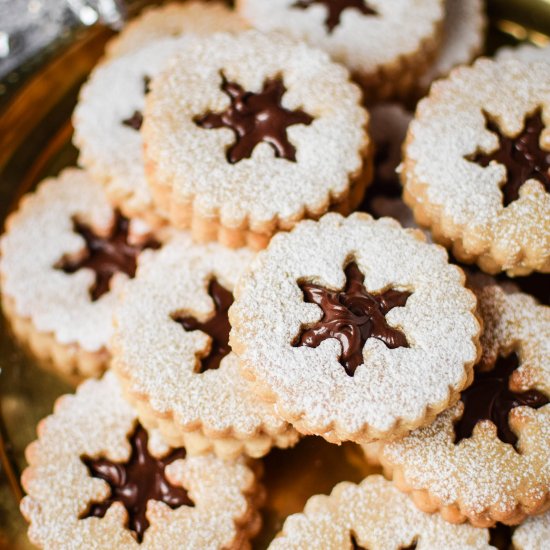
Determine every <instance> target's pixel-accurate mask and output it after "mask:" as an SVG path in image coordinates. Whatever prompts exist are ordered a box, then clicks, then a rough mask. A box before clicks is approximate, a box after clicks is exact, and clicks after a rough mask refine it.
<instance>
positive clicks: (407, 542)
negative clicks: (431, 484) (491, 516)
mask: <svg viewBox="0 0 550 550" xmlns="http://www.w3.org/2000/svg"><path fill="white" fill-rule="evenodd" d="M352 537H353V539H352ZM352 540H353V541H354V542H355V543H356V544H357V545H358V546H359V547H362V548H368V549H369V550H399V549H400V548H405V547H407V548H408V547H409V546H411V545H412V544H416V545H417V547H418V548H419V549H420V548H422V549H423V550H439V549H441V548H448V549H453V550H466V549H468V550H474V549H476V550H485V549H487V550H489V549H491V548H493V547H492V546H490V545H489V532H488V531H487V529H476V528H474V527H472V526H470V525H451V524H449V523H446V522H445V521H444V520H443V519H442V518H440V517H439V516H437V515H428V514H424V513H422V512H420V511H419V510H418V509H417V508H416V507H415V506H414V504H413V503H412V501H411V500H409V498H408V497H406V496H405V495H403V493H400V492H399V490H398V489H396V488H395V487H394V486H393V485H392V484H391V483H390V482H389V481H386V480H385V479H384V478H383V477H382V476H378V475H375V476H369V477H367V478H366V479H365V480H364V481H363V482H362V483H361V484H360V485H354V484H352V483H348V482H344V483H340V484H339V485H337V486H336V487H335V488H334V489H333V491H332V493H331V495H330V496H321V495H316V496H314V497H312V498H310V499H309V500H308V502H307V504H306V506H305V509H304V512H303V513H301V514H294V515H292V516H290V517H289V518H287V520H286V521H285V523H284V525H283V530H282V532H281V533H280V534H279V536H278V537H277V538H276V539H275V540H274V541H273V542H272V543H271V545H270V546H269V550H283V549H284V550H292V549H295V550H299V549H300V550H301V549H303V548H323V549H324V550H342V549H350V550H351V549H352V548H355V546H352Z"/></svg>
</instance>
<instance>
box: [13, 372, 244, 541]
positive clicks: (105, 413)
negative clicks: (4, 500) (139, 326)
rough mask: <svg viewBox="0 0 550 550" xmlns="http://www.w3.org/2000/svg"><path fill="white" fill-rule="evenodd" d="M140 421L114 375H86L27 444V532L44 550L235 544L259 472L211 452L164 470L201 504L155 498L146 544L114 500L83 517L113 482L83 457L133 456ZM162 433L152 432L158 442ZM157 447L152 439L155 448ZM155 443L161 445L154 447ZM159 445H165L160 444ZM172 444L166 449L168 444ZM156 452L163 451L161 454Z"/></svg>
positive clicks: (117, 458)
mask: <svg viewBox="0 0 550 550" xmlns="http://www.w3.org/2000/svg"><path fill="white" fill-rule="evenodd" d="M136 422H137V418H136V414H135V412H134V411H133V410H132V409H131V408H130V406H129V405H128V404H126V402H125V401H124V400H123V399H122V395H121V392H120V388H119V386H118V383H117V381H116V378H115V376H114V374H112V373H107V374H106V375H105V376H104V378H103V379H102V380H100V381H95V380H93V381H88V382H86V383H84V384H83V385H82V386H80V387H79V389H78V390H77V393H76V395H74V396H72V395H71V396H65V397H63V398H62V399H61V400H60V402H59V404H58V406H56V411H55V414H54V415H52V416H49V417H48V418H47V419H45V420H44V421H43V422H42V424H41V426H40V429H39V439H38V441H37V442H35V443H33V444H32V445H31V446H30V447H29V448H28V450H27V458H28V460H29V463H30V467H29V468H28V469H27V470H25V472H24V474H23V482H24V486H25V490H26V491H27V493H28V496H26V497H25V498H24V499H23V502H22V504H21V509H22V511H23V513H24V515H25V516H26V517H27V519H28V520H29V521H30V524H31V525H30V528H29V537H30V538H31V540H32V541H33V542H34V543H35V544H37V545H39V546H41V547H44V548H55V547H59V546H61V547H63V548H68V547H72V548H107V547H109V548H113V547H116V548H142V549H143V548H170V547H173V546H174V545H176V546H182V545H183V546H187V545H189V547H193V548H197V547H202V546H204V544H205V541H206V544H207V545H208V546H209V547H215V548H220V547H231V544H232V543H233V542H234V541H235V539H236V538H237V536H238V535H239V532H238V530H237V528H236V527H235V521H239V520H243V519H245V518H247V515H248V514H249V513H250V508H249V501H248V497H247V495H248V493H249V492H250V491H252V490H253V487H254V475H253V473H252V472H251V470H250V469H249V468H248V467H247V466H246V465H245V463H244V461H242V460H239V461H236V462H227V461H222V460H220V459H217V458H215V457H213V456H211V455H209V456H203V457H187V458H185V459H183V460H178V461H176V462H174V463H173V464H171V465H170V466H169V467H168V468H167V469H166V474H167V477H168V479H169V481H170V482H171V483H173V484H176V485H180V486H184V487H185V488H186V489H187V490H188V492H189V496H190V497H191V499H192V500H193V501H194V503H195V506H194V507H192V508H190V507H187V506H182V507H180V508H176V509H174V510H171V509H170V508H169V507H168V506H166V505H164V504H161V503H159V502H155V501H150V502H149V505H148V512H147V514H148V518H149V520H150V522H151V525H150V527H149V529H148V530H147V531H146V532H145V537H144V540H143V542H142V544H138V542H137V541H136V540H135V539H134V537H133V536H132V534H131V532H130V531H129V530H128V529H127V528H126V527H124V523H125V521H126V511H125V510H124V508H123V507H122V505H120V504H119V503H115V504H113V505H112V506H111V507H110V508H109V510H108V512H107V514H106V515H105V517H104V518H87V519H79V516H80V515H81V514H83V513H85V512H86V510H87V508H88V505H89V503H90V502H93V501H101V500H102V499H104V498H105V497H107V496H108V494H109V488H108V485H107V484H106V483H105V482H104V481H102V480H101V479H97V478H92V477H91V476H90V475H89V474H88V471H87V468H86V466H85V465H84V463H83V462H82V461H81V456H83V455H87V456H90V457H100V456H105V457H107V458H109V459H110V460H113V461H123V460H125V459H127V458H128V457H129V453H130V446H129V443H128V439H127V437H128V435H129V434H130V433H131V432H132V430H133V428H134V426H135V424H136ZM157 439H158V436H153V437H152V441H153V442H154V441H155V440H157ZM158 446H159V445H158V441H157V445H150V449H149V450H150V452H151V453H153V454H155V453H156V450H158ZM155 447H157V449H155ZM160 447H163V446H162V445H160ZM164 450H166V447H165V448H164ZM156 456H159V457H160V456H162V455H160V454H156Z"/></svg>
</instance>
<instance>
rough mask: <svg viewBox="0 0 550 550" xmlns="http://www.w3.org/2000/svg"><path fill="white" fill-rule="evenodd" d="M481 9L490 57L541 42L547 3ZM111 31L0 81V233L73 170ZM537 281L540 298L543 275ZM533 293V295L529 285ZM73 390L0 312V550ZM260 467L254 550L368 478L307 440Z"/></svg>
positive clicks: (11, 541) (77, 40)
mask: <svg viewBox="0 0 550 550" xmlns="http://www.w3.org/2000/svg"><path fill="white" fill-rule="evenodd" d="M488 4H489V5H488V11H489V16H490V22H491V23H490V32H489V37H488V43H487V52H488V53H491V52H493V51H494V50H495V49H496V48H497V47H498V46H500V45H502V44H515V43H518V42H520V41H530V42H533V43H537V44H539V45H543V44H546V43H548V42H549V37H550V0H493V1H490V0H489V2H488ZM112 34H113V33H112V31H110V30H108V29H105V28H102V27H99V26H98V27H93V28H90V29H86V30H84V31H81V32H79V33H77V34H76V36H75V37H74V39H73V41H72V42H71V43H70V44H69V45H67V46H65V47H63V49H62V51H59V52H58V53H57V55H56V56H55V57H53V58H51V59H50V60H49V61H48V62H45V63H42V64H41V65H40V66H39V68H38V69H36V70H35V71H34V72H32V73H30V74H27V75H26V76H25V75H23V74H17V73H14V74H12V75H8V79H7V82H6V83H1V82H0V228H1V227H2V226H3V222H4V220H5V217H6V215H7V214H8V212H9V211H10V210H11V209H13V208H14V207H15V205H16V204H17V201H18V200H19V198H20V197H21V196H22V195H23V194H24V193H26V192H27V191H29V190H31V189H32V188H33V187H34V186H35V185H36V184H37V183H38V182H39V181H40V180H42V179H43V178H44V177H46V176H49V175H55V174H57V173H59V171H60V170H61V169H62V168H64V167H65V166H68V165H72V164H75V162H76V157H77V153H76V150H75V149H74V148H73V147H72V145H71V135H72V127H71V122H70V119H71V113H72V111H73V109H74V106H75V103H76V98H77V94H78V90H79V88H80V86H81V84H82V83H83V81H84V80H85V79H86V77H87V75H88V73H89V72H90V70H91V69H92V67H93V66H94V65H95V64H96V62H97V61H98V60H99V59H100V57H101V55H102V52H103V48H104V45H105V43H106V41H107V40H108V39H109V38H110V37H111V36H112ZM18 81H19V83H18ZM0 231H1V229H0ZM535 280H536V281H537V282H538V283H539V287H540V286H541V284H542V292H545V293H546V296H548V292H549V291H548V278H547V277H544V278H540V277H539V278H538V279H537V278H535ZM526 284H527V285H530V284H531V283H530V282H529V283H526ZM527 290H530V289H529V288H527ZM533 292H534V293H537V292H535V289H534V287H533ZM538 294H539V297H540V288H539V292H538ZM71 391H72V388H71V387H70V386H69V385H67V384H66V383H65V382H63V381H61V380H60V379H59V378H57V377H56V376H55V375H54V374H51V373H50V372H48V371H47V370H46V369H44V368H43V367H41V366H40V365H38V364H37V363H36V361H35V360H33V359H32V358H31V357H29V356H28V355H27V354H26V353H25V351H24V350H22V349H20V348H18V346H17V345H16V344H15V342H14V341H13V339H12V338H11V336H10V333H9V330H8V327H7V326H6V324H5V322H4V320H3V319H2V317H1V316H0V549H2V548H10V549H16V550H20V549H24V548H30V547H31V545H30V543H29V542H28V540H27V537H26V524H25V522H24V520H23V518H22V517H21V515H20V513H19V509H18V501H19V499H20V498H21V496H22V490H21V487H20V485H19V474H20V472H21V471H22V470H23V468H24V467H25V459H24V449H25V447H26V445H27V444H28V443H29V442H31V441H32V440H33V439H34V438H35V434H36V432H35V429H36V424H37V422H38V421H39V420H40V419H41V418H43V417H44V416H46V415H48V414H50V413H51V411H52V407H53V403H54V401H55V399H56V398H57V397H58V396H60V395H62V394H63V393H67V392H71ZM263 463H264V470H265V474H264V484H265V486H266V488H267V503H266V506H265V508H264V511H263V512H264V513H263V515H264V526H263V529H262V531H261V533H260V535H259V536H258V537H257V538H256V540H255V541H254V548H258V549H262V548H266V547H267V545H268V544H269V541H270V540H271V539H272V538H273V536H274V535H275V534H276V533H277V532H278V530H279V529H280V527H281V525H282V523H283V521H284V519H285V518H286V517H287V516H288V515H289V514H292V513H295V512H299V511H301V510H302V509H303V506H304V504H305V502H306V500H307V499H308V498H309V497H310V496H312V495H314V494H317V493H325V494H327V493H329V492H330V491H331V489H332V488H333V487H334V485H335V484H336V483H338V482H339V481H343V480H349V481H354V482H358V481H360V480H361V479H363V478H364V477H365V476H366V475H369V474H371V473H374V472H376V470H375V469H374V468H372V467H370V466H368V465H367V464H366V463H365V461H364V459H363V456H362V453H361V451H360V450H359V448H358V447H357V446H355V445H353V444H344V445H342V446H340V447H338V446H335V445H330V444H328V443H326V442H324V441H323V440H322V439H320V438H314V437H309V438H305V439H304V440H302V442H300V443H299V444H298V445H297V446H296V447H295V448H294V449H292V450H289V451H280V450H275V451H273V452H272V453H270V455H269V456H268V457H266V458H265V459H264V460H263Z"/></svg>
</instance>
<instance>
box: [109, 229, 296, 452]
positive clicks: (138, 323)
mask: <svg viewBox="0 0 550 550" xmlns="http://www.w3.org/2000/svg"><path fill="white" fill-rule="evenodd" d="M253 256H254V255H253V253H252V252H251V251H249V250H246V249H241V250H230V249H226V248H224V247H222V246H221V245H218V244H216V243H212V244H208V245H194V244H193V243H192V242H191V238H190V237H189V236H188V235H187V234H181V235H179V236H178V237H177V238H174V239H173V241H172V242H171V243H170V244H169V245H167V246H166V247H165V248H164V249H163V250H162V251H161V252H160V253H159V254H158V256H157V257H156V258H155V261H154V262H151V263H149V264H147V265H145V266H143V268H142V269H140V271H139V272H138V275H137V277H136V278H135V279H134V280H133V281H132V282H131V285H129V286H127V288H126V290H125V292H124V295H123V298H122V300H121V303H120V305H119V307H118V308H117V311H116V314H115V325H116V330H115V337H114V341H113V355H114V360H113V363H114V369H115V371H116V372H117V373H119V374H121V375H122V377H123V379H125V380H126V383H127V384H128V389H129V392H130V394H131V395H135V396H142V398H144V399H145V400H146V401H147V402H148V404H149V408H150V409H152V411H153V413H154V414H155V415H156V416H157V419H158V422H159V427H160V429H161V430H163V428H164V430H165V431H166V434H167V435H166V437H167V438H168V440H169V441H170V442H171V439H170V435H171V434H173V433H191V435H193V433H196V432H197V431H198V430H200V431H202V433H203V434H204V435H205V436H206V437H207V438H208V437H210V438H221V439H222V440H224V441H227V440H232V439H235V440H238V441H246V440H248V439H252V438H261V437H263V438H264V439H265V438H267V439H268V443H271V444H273V441H272V439H273V438H275V439H276V438H277V436H279V435H281V436H284V437H282V438H281V441H282V442H284V443H285V446H287V445H289V444H293V443H295V442H296V440H297V434H296V432H294V430H292V429H291V428H290V426H289V425H288V424H287V423H286V422H284V421H283V420H282V419H280V418H279V417H277V416H275V415H274V413H273V412H272V409H271V407H269V406H268V405H267V404H265V403H263V402H262V401H261V400H259V399H258V398H256V397H255V396H254V394H253V393H251V392H250V389H249V388H248V384H247V382H246V380H244V379H243V378H241V377H240V375H239V373H238V361H237V357H236V356H235V355H234V354H233V353H229V355H227V356H225V357H224V358H223V359H222V362H221V365H220V368H218V369H215V370H207V371H205V372H202V373H197V372H195V368H196V364H197V361H198V360H199V361H200V359H198V358H199V357H200V355H201V354H204V353H205V352H206V353H208V351H209V349H210V347H211V338H210V336H208V335H207V334H206V333H204V332H202V331H201V330H195V331H186V330H184V328H183V327H182V326H181V325H180V324H178V323H176V322H175V321H174V320H173V318H174V316H175V315H177V316H178V317H182V316H184V317H189V316H191V317H194V318H197V319H199V320H202V321H205V320H207V319H209V318H210V317H211V315H212V314H213V313H214V303H213V301H212V298H211V297H210V296H209V292H208V288H209V283H210V281H211V280H212V278H215V279H216V280H217V281H218V283H219V284H221V285H222V286H223V287H224V288H226V289H227V290H228V291H230V292H232V291H233V288H234V286H235V284H236V281H237V279H238V277H239V275H240V273H241V272H242V271H243V270H244V268H245V267H246V265H247V264H248V263H249V262H250V260H251V259H252V258H253ZM167 417H168V420H166V419H167ZM172 437H176V436H174V435H172ZM176 440H177V437H176ZM271 444H266V445H263V446H262V452H261V453H260V454H265V453H267V452H268V451H269V449H270V447H271ZM207 448H208V447H207Z"/></svg>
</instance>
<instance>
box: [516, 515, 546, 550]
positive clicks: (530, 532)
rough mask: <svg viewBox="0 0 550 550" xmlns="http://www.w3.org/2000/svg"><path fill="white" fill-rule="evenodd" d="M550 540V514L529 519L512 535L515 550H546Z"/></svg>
mask: <svg viewBox="0 0 550 550" xmlns="http://www.w3.org/2000/svg"><path fill="white" fill-rule="evenodd" d="M549 540H550V512H546V514H542V515H540V516H536V517H532V518H528V519H527V520H526V521H525V522H524V523H522V524H521V525H520V526H519V527H518V528H517V529H516V530H515V531H514V534H513V535H512V542H513V544H514V549H515V550H546V548H547V547H548V541H549Z"/></svg>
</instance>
